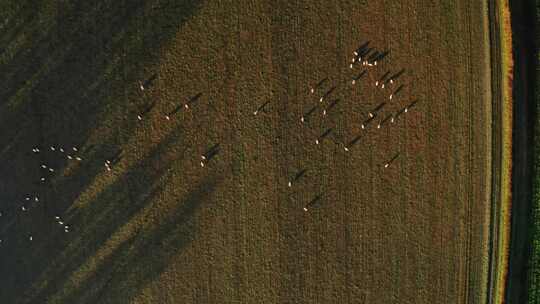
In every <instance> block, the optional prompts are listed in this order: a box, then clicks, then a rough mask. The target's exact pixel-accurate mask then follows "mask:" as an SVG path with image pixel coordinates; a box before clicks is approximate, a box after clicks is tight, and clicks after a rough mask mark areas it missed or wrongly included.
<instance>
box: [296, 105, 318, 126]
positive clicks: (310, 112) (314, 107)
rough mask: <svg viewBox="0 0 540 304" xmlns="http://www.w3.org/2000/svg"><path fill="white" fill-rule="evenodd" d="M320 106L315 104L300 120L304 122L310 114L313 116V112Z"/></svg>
mask: <svg viewBox="0 0 540 304" xmlns="http://www.w3.org/2000/svg"><path fill="white" fill-rule="evenodd" d="M318 107H319V105H314V106H313V107H312V108H311V109H310V110H309V111H307V112H306V113H305V114H304V115H302V117H300V121H301V122H302V123H304V122H306V121H307V119H308V118H309V116H311V114H313V113H314V112H315V110H317V108H318Z"/></svg>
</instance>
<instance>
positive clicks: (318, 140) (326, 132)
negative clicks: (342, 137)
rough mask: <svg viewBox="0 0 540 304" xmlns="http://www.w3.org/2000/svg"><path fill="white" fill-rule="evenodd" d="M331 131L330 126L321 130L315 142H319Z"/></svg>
mask: <svg viewBox="0 0 540 304" xmlns="http://www.w3.org/2000/svg"><path fill="white" fill-rule="evenodd" d="M331 132H332V128H328V129H326V131H324V132H323V134H321V135H320V136H319V137H318V138H317V139H316V140H315V144H317V145H318V144H320V143H321V142H322V140H323V139H324V138H326V137H327V136H328V135H329V134H330V133H331Z"/></svg>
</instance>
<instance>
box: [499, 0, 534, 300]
mask: <svg viewBox="0 0 540 304" xmlns="http://www.w3.org/2000/svg"><path fill="white" fill-rule="evenodd" d="M510 10H511V18H512V37H513V38H512V40H513V50H514V54H513V55H514V79H513V83H512V85H513V96H514V103H513V104H514V122H513V124H514V125H513V139H512V165H513V167H512V211H511V236H510V252H509V261H508V262H509V264H508V268H509V269H508V278H507V292H506V303H516V304H517V303H526V302H527V288H528V280H527V262H528V260H529V257H530V252H531V245H532V244H531V242H532V238H531V236H532V234H531V227H532V226H531V225H532V222H531V219H532V217H531V207H532V204H531V203H532V180H533V178H534V176H535V175H534V174H533V166H534V123H535V120H536V115H535V109H536V101H535V93H534V89H535V88H534V86H535V84H536V81H535V80H536V75H535V73H536V63H537V60H536V58H535V57H536V56H535V54H536V42H535V38H536V35H535V32H536V28H535V24H536V14H535V13H536V5H535V1H533V0H528V1H517V0H512V1H510Z"/></svg>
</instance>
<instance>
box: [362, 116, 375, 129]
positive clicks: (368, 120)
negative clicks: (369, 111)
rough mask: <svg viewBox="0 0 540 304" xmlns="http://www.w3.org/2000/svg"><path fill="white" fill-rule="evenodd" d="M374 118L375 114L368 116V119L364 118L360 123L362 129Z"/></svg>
mask: <svg viewBox="0 0 540 304" xmlns="http://www.w3.org/2000/svg"><path fill="white" fill-rule="evenodd" d="M374 118H375V116H370V117H369V118H368V119H366V120H365V121H364V122H363V123H362V125H361V127H362V129H365V128H366V127H367V125H368V124H369V123H370V122H371V121H372V120H373V119H374Z"/></svg>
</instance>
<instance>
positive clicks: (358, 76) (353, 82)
mask: <svg viewBox="0 0 540 304" xmlns="http://www.w3.org/2000/svg"><path fill="white" fill-rule="evenodd" d="M366 73H367V71H366V70H363V71H362V72H360V74H358V75H357V76H356V77H353V79H352V82H351V83H352V85H355V84H356V81H358V80H359V79H360V78H362V76H364V75H365V74H366Z"/></svg>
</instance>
